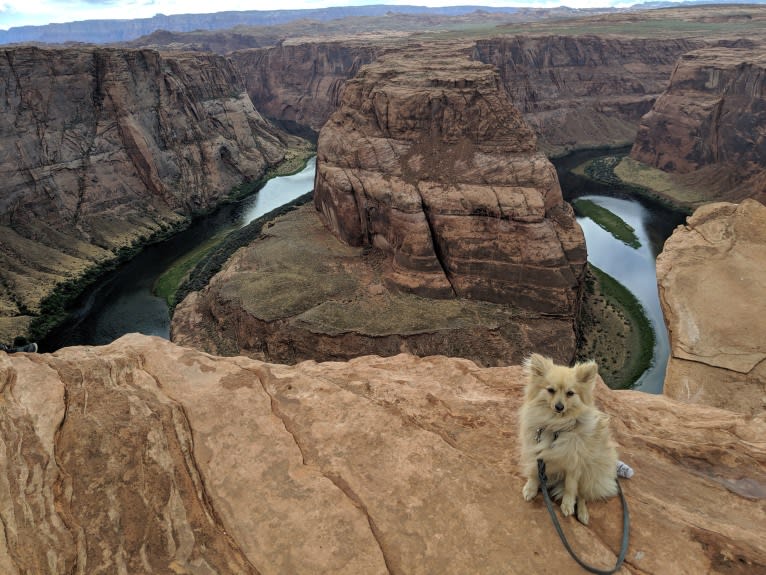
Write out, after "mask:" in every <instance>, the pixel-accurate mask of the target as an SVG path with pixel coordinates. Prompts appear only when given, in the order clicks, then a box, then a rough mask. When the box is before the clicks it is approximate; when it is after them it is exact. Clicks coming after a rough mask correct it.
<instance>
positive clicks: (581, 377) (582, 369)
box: [574, 360, 598, 402]
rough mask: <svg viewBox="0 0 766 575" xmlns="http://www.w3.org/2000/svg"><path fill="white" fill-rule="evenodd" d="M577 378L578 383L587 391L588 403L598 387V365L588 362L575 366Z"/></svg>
mask: <svg viewBox="0 0 766 575" xmlns="http://www.w3.org/2000/svg"><path fill="white" fill-rule="evenodd" d="M574 370H575V378H576V379H577V383H579V384H581V385H582V386H583V388H584V389H585V390H587V396H586V397H585V398H584V399H586V402H587V400H588V399H590V395H591V393H592V392H593V388H594V386H595V385H596V376H597V375H598V365H597V364H596V362H595V361H592V360H591V361H586V362H585V363H578V364H576V365H575V366H574Z"/></svg>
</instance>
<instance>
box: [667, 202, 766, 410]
mask: <svg viewBox="0 0 766 575" xmlns="http://www.w3.org/2000/svg"><path fill="white" fill-rule="evenodd" d="M657 281H658V284H659V288H660V302H661V304H662V309H663V312H664V315H665V321H666V323H667V325H668V331H669V333H670V345H671V354H670V359H669V361H668V368H667V374H666V376H665V391H664V392H665V394H666V395H669V396H671V397H674V398H677V399H679V400H681V401H684V402H688V403H701V404H707V405H713V406H716V407H723V408H725V409H731V410H735V411H740V412H743V413H752V414H763V413H766V321H764V318H766V206H764V205H763V204H761V203H759V202H757V201H755V200H745V201H743V202H742V203H741V204H739V205H737V204H729V203H714V204H708V205H706V206H703V207H701V208H698V209H697V211H695V212H694V215H693V216H691V217H690V218H688V221H687V223H686V226H684V227H678V228H677V229H676V231H675V232H673V235H672V236H671V237H670V238H669V239H668V240H667V242H665V247H664V249H663V251H662V253H661V254H660V255H659V256H658V257H657Z"/></svg>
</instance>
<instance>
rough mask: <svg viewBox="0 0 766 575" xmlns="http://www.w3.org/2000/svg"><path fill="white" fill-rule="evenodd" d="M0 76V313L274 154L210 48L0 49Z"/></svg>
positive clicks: (259, 169)
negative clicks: (160, 50)
mask: <svg viewBox="0 0 766 575" xmlns="http://www.w3.org/2000/svg"><path fill="white" fill-rule="evenodd" d="M0 79H1V80H0V172H1V173H2V174H3V184H2V189H3V193H2V197H0V230H1V231H0V233H1V234H2V237H3V241H2V245H1V246H0V278H2V281H1V282H0V284H1V285H2V288H0V316H4V317H3V318H2V319H3V321H2V322H0V324H3V325H5V324H6V323H8V322H11V323H13V320H12V319H7V318H9V317H15V318H23V316H24V315H26V314H27V313H28V312H29V310H31V311H36V310H37V308H38V305H39V302H40V300H41V299H42V298H43V297H44V296H45V295H47V294H48V293H49V292H50V290H51V288H52V287H53V285H54V284H56V283H57V282H59V281H61V280H63V279H66V278H69V277H72V276H76V275H78V274H80V273H81V272H82V271H83V270H84V269H85V268H87V267H89V266H90V265H92V264H93V263H94V262H99V261H103V260H105V259H110V258H112V257H114V253H113V252H114V251H115V250H117V249H118V248H120V247H122V246H126V245H130V244H131V243H132V242H133V241H135V240H138V239H140V238H146V237H149V236H151V235H152V234H154V233H156V232H158V231H160V230H162V229H163V228H165V227H167V226H168V225H169V224H173V223H178V222H179V221H180V220H182V219H184V218H185V217H187V216H188V215H189V214H191V213H193V212H195V211H199V210H205V209H209V208H210V207H212V206H214V205H215V204H216V203H217V202H219V201H220V200H221V199H222V198H224V197H225V196H226V195H227V194H228V193H229V192H230V191H231V188H232V187H233V186H235V185H238V184H240V183H242V181H243V180H247V179H257V178H259V177H261V176H262V175H263V174H264V172H265V170H266V169H267V168H268V167H269V166H270V165H273V164H275V163H277V162H278V161H280V160H281V159H282V158H283V157H284V151H285V143H284V142H283V141H281V140H280V137H282V136H280V135H279V134H278V132H277V131H276V130H275V129H274V128H273V126H271V125H269V124H268V123H267V122H266V121H264V120H263V118H262V117H261V116H260V114H259V113H258V112H257V111H256V110H255V109H254V108H253V105H252V102H251V101H250V99H249V97H248V96H247V94H246V92H245V89H244V86H243V85H242V82H241V80H240V78H239V76H238V74H237V72H236V70H235V68H234V67H233V66H232V64H231V63H230V62H228V61H227V60H226V59H224V58H222V57H219V56H213V55H210V54H207V55H205V54H195V55H189V54H186V55H184V54H176V55H173V56H163V55H161V54H159V53H157V52H154V51H151V50H134V51H133V50H111V49H96V48H67V49H57V50H43V49H39V48H34V47H19V48H9V49H5V50H3V52H2V58H0ZM2 327H3V326H2V325H0V330H1V329H2ZM20 331H22V330H17V331H15V333H14V331H13V330H10V329H9V332H5V331H0V335H2V334H5V335H2V338H1V339H3V340H6V339H7V337H8V335H10V336H11V337H12V336H13V335H17V334H19V333H20Z"/></svg>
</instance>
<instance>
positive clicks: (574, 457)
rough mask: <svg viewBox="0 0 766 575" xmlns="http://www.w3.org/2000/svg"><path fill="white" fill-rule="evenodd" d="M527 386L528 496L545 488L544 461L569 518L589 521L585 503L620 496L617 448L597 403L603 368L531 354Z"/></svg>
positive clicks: (524, 452) (524, 449) (524, 457)
mask: <svg viewBox="0 0 766 575" xmlns="http://www.w3.org/2000/svg"><path fill="white" fill-rule="evenodd" d="M524 368H525V372H526V375H527V378H528V380H527V387H526V394H525V398H524V404H523V405H522V407H521V418H520V419H521V464H522V468H523V470H524V473H525V475H526V477H527V483H526V485H524V489H523V494H524V499H526V500H527V501H531V500H532V499H534V497H535V495H537V492H538V490H539V489H540V481H539V479H538V476H537V460H538V459H542V460H543V461H544V462H545V470H546V475H547V477H548V482H547V483H548V488H549V490H550V491H551V493H552V496H553V497H554V499H556V500H558V499H559V498H560V499H561V512H562V513H563V514H564V515H565V516H567V515H571V514H572V513H573V512H574V511H575V505H576V508H577V518H578V519H579V520H580V521H581V522H582V523H585V524H587V523H588V507H587V504H586V502H587V501H593V500H596V499H604V498H606V497H611V496H614V495H616V494H617V473H616V469H617V447H616V444H615V443H614V441H613V440H612V438H611V435H610V433H609V417H608V416H607V415H606V414H605V413H603V412H601V411H599V410H598V409H597V408H596V407H595V406H594V405H593V387H594V385H595V383H596V375H597V374H598V367H597V366H596V363H595V362H593V361H589V362H586V363H578V364H577V365H575V366H574V367H566V366H563V365H556V364H554V363H553V361H552V360H550V359H549V358H547V357H543V356H541V355H539V354H536V353H535V354H532V355H531V356H530V357H529V358H527V360H526V362H525V363H524Z"/></svg>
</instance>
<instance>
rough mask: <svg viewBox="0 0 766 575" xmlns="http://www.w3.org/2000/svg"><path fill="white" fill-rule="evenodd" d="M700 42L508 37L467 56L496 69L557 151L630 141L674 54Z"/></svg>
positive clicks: (664, 82)
mask: <svg viewBox="0 0 766 575" xmlns="http://www.w3.org/2000/svg"><path fill="white" fill-rule="evenodd" d="M699 46H700V41H699V40H690V39H647V38H631V39H629V38H622V39H620V38H609V37H601V36H590V35H583V36H538V37H529V36H513V37H507V38H491V39H487V40H478V41H477V42H476V47H475V49H474V52H473V57H474V58H475V59H477V60H479V61H481V62H485V63H488V64H493V65H495V66H497V68H498V69H499V71H500V77H501V78H502V80H503V84H504V85H505V87H506V90H507V91H508V94H509V95H510V97H511V100H512V101H513V104H514V106H516V107H517V108H518V109H519V110H520V111H521V112H522V113H523V114H524V119H525V120H526V121H527V123H528V124H529V125H530V126H531V127H532V128H533V129H534V130H535V132H536V133H537V134H538V136H539V138H540V143H541V147H543V148H544V149H545V150H546V151H548V152H549V153H551V154H554V155H557V154H562V153H565V152H567V151H571V150H573V149H577V148H592V147H599V146H605V145H612V146H614V145H625V144H629V143H631V142H633V139H634V136H635V132H636V125H637V123H638V121H639V119H640V118H641V116H642V115H643V114H645V113H646V112H648V111H649V109H650V108H651V106H652V103H653V102H654V100H655V99H656V98H657V97H658V96H659V95H660V94H661V93H662V91H663V90H664V89H665V88H666V87H667V81H668V77H669V76H670V74H671V72H672V70H673V67H674V66H675V63H676V61H677V60H678V57H679V56H680V55H681V54H683V53H684V52H687V51H689V50H691V49H693V48H697V47H699Z"/></svg>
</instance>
